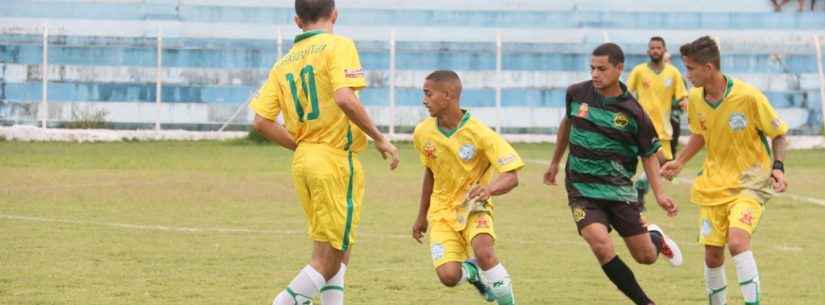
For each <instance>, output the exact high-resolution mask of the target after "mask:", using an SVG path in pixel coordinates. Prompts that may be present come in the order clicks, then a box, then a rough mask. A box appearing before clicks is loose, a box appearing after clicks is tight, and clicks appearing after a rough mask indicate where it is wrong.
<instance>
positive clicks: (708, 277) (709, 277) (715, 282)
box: [705, 265, 728, 305]
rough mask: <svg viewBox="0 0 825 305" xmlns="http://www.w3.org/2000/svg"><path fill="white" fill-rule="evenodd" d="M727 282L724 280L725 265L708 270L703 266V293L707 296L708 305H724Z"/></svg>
mask: <svg viewBox="0 0 825 305" xmlns="http://www.w3.org/2000/svg"><path fill="white" fill-rule="evenodd" d="M727 288H728V280H727V279H725V265H722V266H719V267H716V268H708V266H707V265H705V289H706V290H705V291H706V292H707V294H708V302H709V303H710V305H725V302H726V299H727V291H725V290H726V289H727Z"/></svg>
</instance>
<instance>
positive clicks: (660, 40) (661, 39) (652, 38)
mask: <svg viewBox="0 0 825 305" xmlns="http://www.w3.org/2000/svg"><path fill="white" fill-rule="evenodd" d="M654 41H658V42H661V43H662V47H665V48H667V44H666V43H665V39H664V38H662V36H653V37H650V42H654Z"/></svg>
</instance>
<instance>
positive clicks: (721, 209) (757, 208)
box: [699, 198, 765, 247]
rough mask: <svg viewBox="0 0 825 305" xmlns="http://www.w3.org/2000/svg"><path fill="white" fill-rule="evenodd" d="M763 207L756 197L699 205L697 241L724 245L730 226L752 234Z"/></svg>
mask: <svg viewBox="0 0 825 305" xmlns="http://www.w3.org/2000/svg"><path fill="white" fill-rule="evenodd" d="M764 211H765V207H764V206H763V205H762V204H760V203H759V201H757V200H756V199H752V198H739V199H736V200H735V201H733V202H731V203H727V204H720V205H714V206H700V207H699V243H700V244H703V245H707V246H717V247H724V246H725V245H726V244H727V241H728V231H729V230H730V229H731V228H737V229H742V230H745V231H746V232H748V234H753V232H754V231H756V226H757V225H758V224H759V220H760V218H761V217H762V213H763V212H764Z"/></svg>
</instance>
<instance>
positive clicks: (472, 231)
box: [412, 70, 524, 305]
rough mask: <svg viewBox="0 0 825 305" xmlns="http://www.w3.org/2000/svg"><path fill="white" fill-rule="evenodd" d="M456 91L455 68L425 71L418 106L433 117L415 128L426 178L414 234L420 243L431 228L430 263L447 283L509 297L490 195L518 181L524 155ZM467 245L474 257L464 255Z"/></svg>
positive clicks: (501, 299)
mask: <svg viewBox="0 0 825 305" xmlns="http://www.w3.org/2000/svg"><path fill="white" fill-rule="evenodd" d="M460 99H461V80H460V79H459V77H458V75H457V74H456V73H455V72H453V71H446V70H439V71H435V72H433V73H431V74H430V75H429V76H427V78H426V80H425V82H424V106H425V107H427V110H428V111H429V112H430V116H431V117H430V118H427V119H425V120H424V121H423V122H421V123H419V124H418V126H416V127H415V132H414V134H413V142H414V143H415V148H416V150H418V152H419V154H420V157H421V162H422V163H423V164H424V182H423V186H422V192H421V205H420V209H419V211H418V218H417V219H416V221H415V224H414V225H413V228H412V236H413V238H415V240H417V241H418V242H419V243H420V242H421V238H422V237H423V235H424V233H425V232H427V230H428V229H429V231H430V250H431V254H432V259H433V264H434V265H435V268H436V273H437V274H438V278H439V279H440V280H441V283H443V284H444V285H445V286H448V287H455V286H456V285H459V284H460V283H462V282H465V281H467V282H470V283H471V284H473V286H475V287H476V289H478V290H479V293H481V294H482V296H483V297H484V298H485V299H486V300H487V301H488V302H492V301H494V300H495V301H496V302H498V304H499V305H505V304H515V303H516V300H515V297H514V296H513V289H512V285H511V281H510V275H509V274H508V273H507V270H506V269H504V266H502V264H501V263H500V262H499V260H498V257H496V254H495V251H494V244H495V238H496V235H495V231H494V230H493V204H492V202H490V200H489V198H490V197H491V196H498V195H502V194H505V193H507V192H509V191H510V190H512V189H513V188H515V187H516V185H518V175H517V173H516V172H517V171H518V170H519V169H521V168H522V167H524V162H523V161H522V160H521V157H519V155H518V154H517V153H516V151H515V150H514V149H513V147H512V146H510V144H508V143H507V141H505V140H504V139H503V138H502V137H501V136H500V135H498V134H497V133H495V132H494V131H493V130H491V129H490V128H489V127H487V126H486V125H484V124H483V123H481V122H479V121H478V120H476V119H475V118H474V117H473V116H471V115H470V113H469V112H467V111H466V110H462V109H461V108H460V105H459V100H460ZM493 171H495V172H498V175H494V174H493ZM493 176H496V177H495V178H493ZM468 248H471V249H472V251H473V252H472V253H473V254H474V257H475V258H474V259H471V260H468V257H470V256H471V255H470V253H469V251H468Z"/></svg>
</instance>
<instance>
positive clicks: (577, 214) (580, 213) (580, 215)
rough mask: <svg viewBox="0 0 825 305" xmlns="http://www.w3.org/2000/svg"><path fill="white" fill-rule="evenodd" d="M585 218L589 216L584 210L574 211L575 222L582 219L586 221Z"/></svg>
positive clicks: (577, 209) (576, 209)
mask: <svg viewBox="0 0 825 305" xmlns="http://www.w3.org/2000/svg"><path fill="white" fill-rule="evenodd" d="M585 216H587V212H585V211H584V209H582V208H575V209H573V220H575V221H576V222H579V221H582V219H584V217H585Z"/></svg>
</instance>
